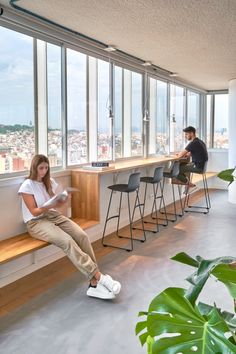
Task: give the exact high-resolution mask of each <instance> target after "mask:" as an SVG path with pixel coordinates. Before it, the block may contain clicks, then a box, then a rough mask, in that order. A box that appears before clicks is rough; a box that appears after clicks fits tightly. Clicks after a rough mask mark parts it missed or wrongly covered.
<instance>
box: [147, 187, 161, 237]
mask: <svg viewBox="0 0 236 354" xmlns="http://www.w3.org/2000/svg"><path fill="white" fill-rule="evenodd" d="M146 185H147V183H146ZM152 187H153V205H152V212H151V217H152V215H153V213H154V211H153V210H154V209H155V217H152V219H155V220H156V221H155V222H152V221H144V223H145V224H152V225H156V229H155V230H148V229H146V230H145V231H149V232H153V233H157V232H159V222H158V210H157V204H156V199H157V188H155V183H152ZM145 193H146V189H145ZM145 200H146V195H145Z"/></svg>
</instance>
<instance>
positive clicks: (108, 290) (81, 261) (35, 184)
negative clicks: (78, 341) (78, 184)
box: [18, 155, 121, 299]
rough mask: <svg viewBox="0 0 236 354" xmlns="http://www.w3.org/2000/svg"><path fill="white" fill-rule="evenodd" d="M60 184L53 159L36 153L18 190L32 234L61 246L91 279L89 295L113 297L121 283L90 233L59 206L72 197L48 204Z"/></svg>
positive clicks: (27, 224)
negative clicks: (104, 268) (106, 269)
mask: <svg viewBox="0 0 236 354" xmlns="http://www.w3.org/2000/svg"><path fill="white" fill-rule="evenodd" d="M57 186H58V184H57V183H56V182H55V180H54V179H53V178H50V166H49V160H48V158H47V157H46V156H44V155H35V156H34V157H33V159H32V162H31V166H30V173H29V176H28V178H27V179H26V180H25V181H24V182H23V184H22V185H21V187H20V189H19V191H18V193H19V194H20V195H21V196H22V213H23V219H24V222H25V223H26V226H27V230H28V232H29V234H30V235H31V236H32V237H35V238H37V239H40V240H43V241H47V242H49V243H52V244H54V245H56V246H58V247H60V248H61V249H62V250H63V251H64V252H65V253H66V255H67V256H68V257H69V258H70V260H71V261H72V263H73V264H74V265H75V266H76V268H78V269H79V270H80V271H81V272H82V273H83V274H85V275H86V276H87V278H88V279H89V280H90V284H89V288H88V290H87V295H88V296H92V297H98V298H101V299H113V298H114V297H115V295H116V294H118V293H119V292H120V289H121V285H120V283H119V282H118V281H115V280H113V279H112V277H111V276H109V275H104V274H102V273H101V272H100V271H99V269H98V265H97V262H96V258H95V255H94V252H93V249H92V246H91V243H90V241H89V239H88V236H87V234H86V233H85V232H84V231H83V230H82V229H81V228H80V227H79V226H78V225H77V224H76V223H74V222H73V221H72V220H70V219H68V218H67V217H65V216H64V215H62V214H61V213H60V212H59V211H57V210H56V208H57V207H60V206H62V205H63V204H64V203H66V202H67V201H68V197H67V198H66V200H63V201H57V202H55V203H54V204H53V205H50V206H44V204H45V203H46V202H47V201H48V200H49V199H50V198H51V197H53V196H54V195H55V191H56V189H57Z"/></svg>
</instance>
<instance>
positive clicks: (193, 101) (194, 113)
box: [187, 91, 200, 132]
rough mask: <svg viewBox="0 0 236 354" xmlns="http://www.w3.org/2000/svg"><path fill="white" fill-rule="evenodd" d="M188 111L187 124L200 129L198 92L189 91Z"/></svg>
mask: <svg viewBox="0 0 236 354" xmlns="http://www.w3.org/2000/svg"><path fill="white" fill-rule="evenodd" d="M187 97H188V104H187V107H188V113H187V125H191V126H192V127H194V128H196V130H197V132H198V131H199V100H200V96H199V94H198V93H195V92H192V91H188V96H187Z"/></svg>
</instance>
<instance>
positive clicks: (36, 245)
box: [0, 218, 98, 264]
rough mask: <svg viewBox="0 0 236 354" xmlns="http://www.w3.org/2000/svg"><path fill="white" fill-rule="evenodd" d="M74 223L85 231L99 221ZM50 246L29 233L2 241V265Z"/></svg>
mask: <svg viewBox="0 0 236 354" xmlns="http://www.w3.org/2000/svg"><path fill="white" fill-rule="evenodd" d="M73 221H74V222H76V223H77V224H79V226H80V227H82V228H83V229H88V228H89V227H92V226H94V225H96V224H98V221H95V220H89V221H88V220H85V219H78V218H74V219H73ZM48 245H49V243H48V242H45V241H41V240H37V239H35V238H33V237H31V236H30V235H29V234H28V232H25V233H23V234H20V235H17V236H13V237H10V238H8V239H6V240H2V241H0V264H1V263H6V262H9V261H11V260H13V259H15V258H18V257H21V256H24V255H25V254H28V253H31V252H33V251H37V250H39V249H40V248H44V247H46V246H48Z"/></svg>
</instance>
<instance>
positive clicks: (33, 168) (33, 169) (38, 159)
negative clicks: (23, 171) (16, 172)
mask: <svg viewBox="0 0 236 354" xmlns="http://www.w3.org/2000/svg"><path fill="white" fill-rule="evenodd" d="M42 162H46V163H47V164H48V170H47V173H46V175H45V176H44V177H43V183H44V185H45V187H46V190H47V192H48V194H49V195H52V194H53V192H52V186H51V180H50V164H49V160H48V158H47V156H45V155H34V157H33V159H32V161H31V165H30V173H29V176H28V177H27V178H29V179H32V180H37V177H38V166H39V165H40V164H41V163H42Z"/></svg>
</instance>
